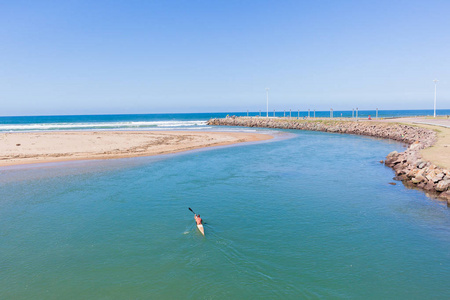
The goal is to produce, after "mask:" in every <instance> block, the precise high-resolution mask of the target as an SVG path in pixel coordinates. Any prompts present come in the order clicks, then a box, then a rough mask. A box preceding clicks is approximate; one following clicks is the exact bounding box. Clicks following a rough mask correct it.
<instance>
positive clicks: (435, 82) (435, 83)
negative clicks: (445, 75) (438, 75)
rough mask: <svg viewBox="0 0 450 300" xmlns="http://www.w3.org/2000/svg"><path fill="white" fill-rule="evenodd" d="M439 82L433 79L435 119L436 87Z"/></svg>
mask: <svg viewBox="0 0 450 300" xmlns="http://www.w3.org/2000/svg"><path fill="white" fill-rule="evenodd" d="M438 81H439V80H437V79H435V80H433V82H434V117H435V118H436V85H437V82H438Z"/></svg>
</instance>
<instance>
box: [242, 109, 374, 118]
mask: <svg viewBox="0 0 450 300" xmlns="http://www.w3.org/2000/svg"><path fill="white" fill-rule="evenodd" d="M333 113H334V110H333V109H332V108H330V118H331V119H332V118H334V115H333ZM248 116H249V113H248V109H247V117H248ZM259 116H260V117H261V110H260V111H259ZM273 116H274V117H275V110H273ZM267 117H269V110H267ZM283 117H286V110H284V115H283ZM310 117H311V110H310V109H308V118H310ZM289 118H292V109H290V110H289ZM297 118H300V110H297ZM313 118H316V110H315V109H314V110H313ZM352 118H356V119H358V108H356V109H354V108H353V109H352ZM375 119H378V108H377V109H376V112H375Z"/></svg>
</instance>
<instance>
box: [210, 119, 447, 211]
mask: <svg viewBox="0 0 450 300" xmlns="http://www.w3.org/2000/svg"><path fill="white" fill-rule="evenodd" d="M208 125H225V126H244V127H267V128H279V129H300V130H312V131H324V132H335V133H349V134H358V135H367V136H373V137H380V138H387V139H392V140H396V141H400V142H404V143H406V144H408V145H409V147H408V148H407V149H406V151H404V152H401V153H398V152H397V151H394V152H391V153H389V155H388V156H387V157H386V160H385V164H386V166H389V167H391V168H393V169H394V171H395V174H396V176H395V177H394V179H396V180H401V181H403V183H404V184H405V185H407V186H414V187H417V188H419V189H423V190H425V191H427V192H431V193H432V194H435V195H437V196H438V197H439V198H441V199H443V200H446V201H447V202H448V203H449V204H450V171H449V170H445V169H443V168H439V167H438V166H436V165H433V164H432V163H430V162H427V161H424V160H422V158H421V156H420V150H422V149H424V148H427V147H430V146H432V145H433V144H434V143H435V141H436V133H435V132H434V131H432V130H429V129H426V128H421V127H416V126H410V125H402V124H396V123H381V122H376V121H364V122H356V121H342V120H323V119H319V120H310V119H307V120H301V119H300V120H299V119H292V118H276V119H275V118H273V119H269V118H249V117H228V118H225V119H211V120H209V121H208Z"/></svg>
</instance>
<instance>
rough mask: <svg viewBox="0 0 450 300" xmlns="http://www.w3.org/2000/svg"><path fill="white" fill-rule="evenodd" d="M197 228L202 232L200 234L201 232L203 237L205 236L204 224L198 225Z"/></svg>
mask: <svg viewBox="0 0 450 300" xmlns="http://www.w3.org/2000/svg"><path fill="white" fill-rule="evenodd" d="M197 228H198V230H200V232H201V233H202V234H203V235H205V229H204V228H203V225H202V224H200V225H197Z"/></svg>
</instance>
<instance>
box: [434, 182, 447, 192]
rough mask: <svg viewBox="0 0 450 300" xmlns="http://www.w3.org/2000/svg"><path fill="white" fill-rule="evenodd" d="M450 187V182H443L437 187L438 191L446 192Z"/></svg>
mask: <svg viewBox="0 0 450 300" xmlns="http://www.w3.org/2000/svg"><path fill="white" fill-rule="evenodd" d="M449 187H450V180H443V181H440V182H439V183H438V184H437V185H436V191H438V192H445V191H446V190H448V188H449Z"/></svg>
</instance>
